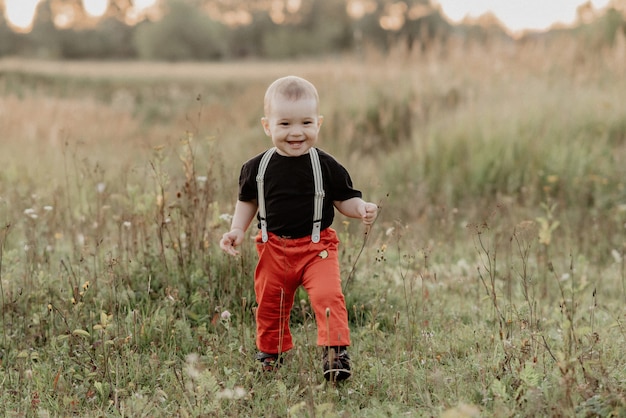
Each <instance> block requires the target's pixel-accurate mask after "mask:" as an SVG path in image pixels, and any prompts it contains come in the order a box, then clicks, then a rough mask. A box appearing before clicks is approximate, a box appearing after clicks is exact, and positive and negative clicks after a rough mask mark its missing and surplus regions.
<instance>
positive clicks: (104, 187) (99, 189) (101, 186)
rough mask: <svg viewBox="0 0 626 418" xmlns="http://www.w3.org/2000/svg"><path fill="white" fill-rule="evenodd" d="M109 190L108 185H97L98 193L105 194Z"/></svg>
mask: <svg viewBox="0 0 626 418" xmlns="http://www.w3.org/2000/svg"><path fill="white" fill-rule="evenodd" d="M106 188H107V185H106V184H105V183H103V182H100V183H98V184H97V185H96V190H97V191H98V193H100V194H102V193H104V190H105V189H106Z"/></svg>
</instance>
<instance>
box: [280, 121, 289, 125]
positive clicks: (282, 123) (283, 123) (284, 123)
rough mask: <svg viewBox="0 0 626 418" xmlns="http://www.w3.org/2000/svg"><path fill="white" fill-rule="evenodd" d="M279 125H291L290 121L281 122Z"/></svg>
mask: <svg viewBox="0 0 626 418" xmlns="http://www.w3.org/2000/svg"><path fill="white" fill-rule="evenodd" d="M279 125H280V126H289V122H281V123H280V124H279Z"/></svg>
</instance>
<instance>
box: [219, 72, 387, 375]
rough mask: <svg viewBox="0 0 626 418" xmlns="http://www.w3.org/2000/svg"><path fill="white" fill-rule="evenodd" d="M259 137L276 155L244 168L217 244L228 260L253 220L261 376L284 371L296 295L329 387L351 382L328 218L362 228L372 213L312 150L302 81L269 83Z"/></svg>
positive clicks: (317, 118)
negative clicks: (304, 305)
mask: <svg viewBox="0 0 626 418" xmlns="http://www.w3.org/2000/svg"><path fill="white" fill-rule="evenodd" d="M264 113H265V116H264V117H263V118H262V119H261V124H262V125H263V130H264V131H265V133H266V134H267V135H268V136H269V137H270V138H271V140H272V143H273V145H274V147H273V148H271V149H269V150H268V151H266V152H264V153H262V154H259V155H257V156H256V157H254V158H252V159H250V160H249V161H247V162H246V163H244V165H243V167H242V168H241V174H240V177H239V197H238V200H237V203H236V205H235V213H234V215H233V220H232V224H231V229H230V231H229V232H227V233H225V234H224V235H223V236H222V239H221V240H220V247H221V248H222V250H224V251H225V252H226V253H228V254H231V255H237V254H238V253H239V252H238V250H237V249H236V247H237V246H239V245H240V244H241V243H242V241H243V239H244V234H245V231H246V230H247V228H248V227H249V226H250V223H251V222H252V219H253V218H254V217H255V215H256V216H257V219H258V226H259V229H260V231H259V233H258V235H257V236H256V239H255V242H256V248H257V252H258V256H259V259H258V263H257V267H256V270H255V274H254V290H255V294H256V301H257V305H258V307H257V310H256V327H257V338H256V343H257V347H258V349H259V353H258V355H257V360H259V361H260V362H261V363H262V365H263V369H264V370H273V369H274V368H275V367H278V366H279V365H280V363H281V362H282V358H281V354H282V353H285V352H287V351H289V350H290V349H292V348H293V341H292V337H291V332H290V330H289V315H290V312H291V308H292V306H293V301H294V296H295V292H296V290H297V288H298V287H299V286H303V287H304V289H305V290H306V291H307V293H308V295H309V299H310V301H311V306H312V307H313V310H314V313H315V318H316V323H317V345H319V346H322V347H323V351H324V354H323V361H322V363H323V370H324V377H325V378H326V380H331V381H339V380H344V379H347V378H348V377H350V376H351V373H352V372H351V365H350V357H349V355H348V352H347V347H348V346H349V345H350V330H349V328H348V312H347V310H346V306H345V299H344V295H343V292H342V290H341V277H340V270H339V260H338V252H337V247H338V244H339V240H338V238H337V234H336V233H335V231H334V230H333V229H332V228H331V224H332V222H333V218H334V208H337V210H339V212H341V213H342V214H344V215H345V216H348V217H351V218H358V219H361V220H362V221H363V223H364V224H365V225H371V224H372V223H373V222H374V220H375V219H376V215H377V212H378V206H377V205H376V204H374V203H370V202H365V201H364V200H363V199H361V192H360V191H359V190H356V189H354V188H353V186H352V180H351V179H350V175H349V174H348V172H347V170H346V169H345V168H344V167H343V166H342V165H341V164H339V163H338V162H337V161H336V160H335V159H334V158H333V157H332V156H331V155H329V154H327V153H326V152H324V151H322V150H320V149H317V148H315V144H316V142H317V138H318V133H319V130H320V127H321V126H322V121H323V117H322V116H321V115H320V114H319V97H318V93H317V90H316V88H315V87H314V86H313V84H311V83H310V82H309V81H307V80H304V79H302V78H300V77H295V76H287V77H283V78H279V79H278V80H276V81H274V82H273V83H272V84H271V85H270V86H269V88H268V89H267V91H266V93H265V100H264Z"/></svg>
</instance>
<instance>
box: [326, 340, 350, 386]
mask: <svg viewBox="0 0 626 418" xmlns="http://www.w3.org/2000/svg"><path fill="white" fill-rule="evenodd" d="M322 366H323V367H324V378H325V379H326V380H328V381H329V382H340V381H342V380H346V379H347V378H349V377H350V376H352V371H350V356H349V355H348V351H347V350H346V347H324V357H323V358H322Z"/></svg>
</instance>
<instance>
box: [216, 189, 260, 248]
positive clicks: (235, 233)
mask: <svg viewBox="0 0 626 418" xmlns="http://www.w3.org/2000/svg"><path fill="white" fill-rule="evenodd" d="M256 212H257V203H256V201H253V202H242V201H241V200H238V201H237V204H236V205H235V213H234V214H233V221H232V223H231V224H230V231H229V232H227V233H225V234H224V235H222V239H221V240H220V248H221V249H222V250H224V251H225V252H226V253H228V254H230V255H237V254H239V251H237V250H236V249H235V247H238V246H239V245H240V244H241V243H242V242H243V238H244V236H245V233H246V230H247V229H248V227H249V226H250V222H252V219H253V218H254V215H256Z"/></svg>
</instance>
